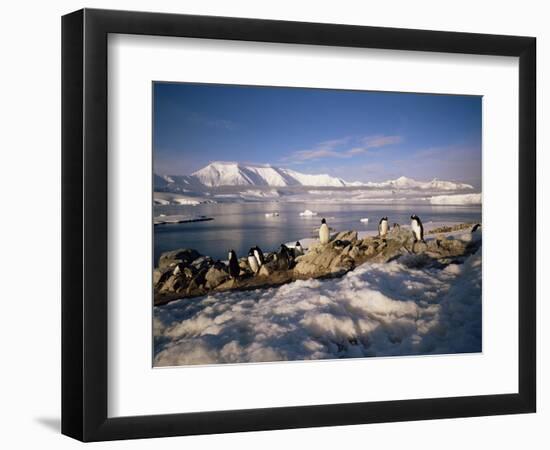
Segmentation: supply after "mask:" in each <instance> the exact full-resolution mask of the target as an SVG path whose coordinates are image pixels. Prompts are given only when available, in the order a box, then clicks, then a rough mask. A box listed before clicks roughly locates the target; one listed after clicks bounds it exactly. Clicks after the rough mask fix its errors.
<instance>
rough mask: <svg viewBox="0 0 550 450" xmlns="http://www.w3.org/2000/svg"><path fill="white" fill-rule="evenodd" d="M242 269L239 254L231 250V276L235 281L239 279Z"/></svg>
mask: <svg viewBox="0 0 550 450" xmlns="http://www.w3.org/2000/svg"><path fill="white" fill-rule="evenodd" d="M240 272H241V268H240V267H239V260H238V259H237V254H236V253H235V250H233V249H231V250H229V276H230V277H231V278H233V279H234V280H235V279H237V278H239V273H240Z"/></svg>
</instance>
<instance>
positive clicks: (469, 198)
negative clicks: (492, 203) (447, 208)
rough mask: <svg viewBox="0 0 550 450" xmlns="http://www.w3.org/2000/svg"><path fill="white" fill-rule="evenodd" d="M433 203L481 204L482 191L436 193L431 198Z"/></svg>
mask: <svg viewBox="0 0 550 450" xmlns="http://www.w3.org/2000/svg"><path fill="white" fill-rule="evenodd" d="M430 203H431V204H432V205H481V193H479V194H456V195H436V196H433V197H431V198H430Z"/></svg>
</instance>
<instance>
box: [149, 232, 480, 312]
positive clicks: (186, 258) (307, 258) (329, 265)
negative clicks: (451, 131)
mask: <svg viewBox="0 0 550 450" xmlns="http://www.w3.org/2000/svg"><path fill="white" fill-rule="evenodd" d="M471 229H472V226H471V224H461V225H457V226H453V227H440V228H438V229H434V230H429V231H427V232H426V235H432V236H433V235H435V236H434V237H431V238H427V241H426V242H424V241H415V240H414V238H413V235H412V233H411V231H410V230H409V229H407V228H400V227H396V228H394V229H393V230H392V232H391V233H389V234H388V235H387V236H386V237H385V238H380V237H366V238H364V239H359V237H358V234H357V232H356V231H342V232H339V233H337V234H335V235H334V236H333V237H332V240H331V241H330V242H329V243H327V244H320V243H317V244H314V245H311V246H310V247H309V249H307V251H306V252H305V253H304V254H303V255H301V256H298V257H296V258H293V259H292V264H290V265H288V264H284V265H281V264H280V257H277V256H276V254H275V253H270V254H266V263H265V264H264V265H262V267H261V268H260V270H259V272H258V273H257V274H254V273H252V271H251V270H250V268H249V267H248V262H247V259H246V258H241V259H240V260H239V266H240V268H241V272H240V275H239V277H238V279H231V278H230V277H229V272H228V268H227V266H226V264H224V263H222V262H220V261H214V260H213V259H212V258H210V257H208V256H202V255H200V254H199V253H198V252H197V251H195V250H192V249H180V250H174V251H172V252H167V253H163V254H162V255H161V257H160V259H159V267H158V268H156V269H155V270H154V272H153V286H154V291H155V304H156V305H160V304H164V303H167V302H169V301H171V300H175V299H180V298H185V297H197V296H201V295H206V294H208V293H214V292H222V291H227V290H248V289H258V288H268V287H271V286H278V285H281V284H284V283H288V282H291V281H294V280H299V279H309V278H327V277H339V276H342V275H344V274H345V273H347V272H349V271H350V270H353V269H354V268H355V267H357V266H359V265H361V264H364V263H365V262H372V263H386V262H389V261H394V260H397V259H399V261H401V262H402V263H403V264H405V265H407V266H408V267H418V268H420V267H426V266H429V267H432V266H433V267H439V268H441V267H444V266H445V265H447V264H449V263H451V262H455V263H457V262H458V263H460V262H462V261H463V260H464V259H465V257H467V256H468V255H470V254H472V253H474V252H475V251H476V250H477V249H478V248H479V247H480V246H481V232H480V231H479V227H478V229H476V231H475V232H474V233H470V230H471ZM461 230H464V231H465V234H464V236H463V237H462V238H461V239H455V238H453V237H449V236H446V235H445V233H448V232H456V231H461Z"/></svg>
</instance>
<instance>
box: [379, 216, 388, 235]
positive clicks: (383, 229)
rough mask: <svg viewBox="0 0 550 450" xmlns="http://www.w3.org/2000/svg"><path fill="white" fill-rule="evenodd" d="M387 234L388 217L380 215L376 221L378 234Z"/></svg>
mask: <svg viewBox="0 0 550 450" xmlns="http://www.w3.org/2000/svg"><path fill="white" fill-rule="evenodd" d="M386 234H388V218H387V217H382V218H381V219H380V222H378V236H380V237H385V236H386Z"/></svg>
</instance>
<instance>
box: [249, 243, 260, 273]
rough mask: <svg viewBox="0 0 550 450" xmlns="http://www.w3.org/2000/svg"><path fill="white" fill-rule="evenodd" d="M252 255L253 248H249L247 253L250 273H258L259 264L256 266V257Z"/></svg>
mask: <svg viewBox="0 0 550 450" xmlns="http://www.w3.org/2000/svg"><path fill="white" fill-rule="evenodd" d="M254 253H255V250H254V248H251V249H250V250H249V251H248V265H249V266H250V270H252V272H254V273H258V270H260V264H258V260H257V259H256V255H255V254H254Z"/></svg>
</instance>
